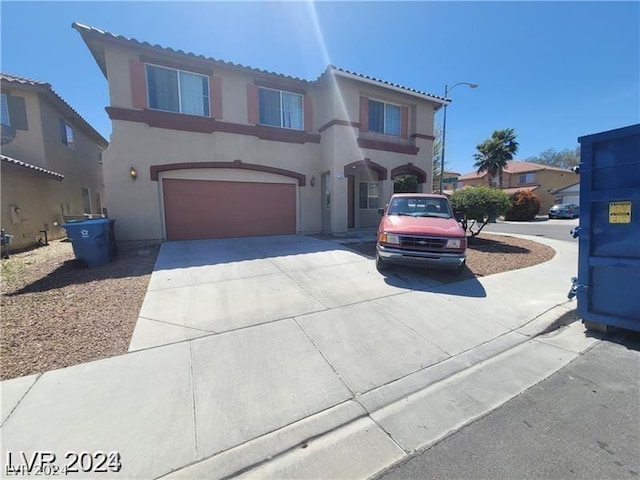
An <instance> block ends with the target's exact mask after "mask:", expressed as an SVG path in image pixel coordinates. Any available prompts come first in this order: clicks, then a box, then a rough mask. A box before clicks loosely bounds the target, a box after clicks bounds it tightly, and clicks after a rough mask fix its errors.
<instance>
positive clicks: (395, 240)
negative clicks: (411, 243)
mask: <svg viewBox="0 0 640 480" xmlns="http://www.w3.org/2000/svg"><path fill="white" fill-rule="evenodd" d="M378 241H379V242H380V243H391V244H395V245H400V237H398V235H396V234H394V233H381V234H380V236H379V237H378Z"/></svg>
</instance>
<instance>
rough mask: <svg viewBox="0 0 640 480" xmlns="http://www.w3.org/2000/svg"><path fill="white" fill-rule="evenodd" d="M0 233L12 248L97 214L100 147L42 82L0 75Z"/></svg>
mask: <svg viewBox="0 0 640 480" xmlns="http://www.w3.org/2000/svg"><path fill="white" fill-rule="evenodd" d="M0 89H1V95H0V98H1V101H2V104H1V105H2V110H1V115H0V119H1V124H2V154H1V155H0V168H1V169H2V180H1V181H2V185H1V187H2V193H1V195H2V199H1V206H2V216H1V221H2V228H3V229H4V230H5V231H6V232H7V233H9V234H10V235H12V236H13V239H12V243H11V246H10V250H18V249H22V248H27V247H29V246H32V245H35V244H37V243H39V242H44V241H45V239H56V238H62V237H64V236H65V235H66V232H65V230H64V228H62V227H60V225H61V224H63V223H64V222H65V220H66V219H74V218H76V219H77V218H86V217H90V216H94V215H102V214H103V213H104V212H105V208H106V196H105V195H104V184H103V178H102V165H101V154H102V151H103V150H104V149H105V148H107V145H108V142H107V141H106V140H105V139H104V138H103V137H102V136H101V135H100V134H99V133H98V132H97V131H96V130H95V129H94V128H93V127H91V125H89V124H88V123H87V122H86V121H85V119H84V118H82V117H81V116H80V114H78V112H77V111H75V110H74V109H73V108H72V107H71V105H69V104H68V103H67V102H66V101H65V100H64V99H63V98H62V97H61V96H60V95H58V93H57V92H56V91H55V90H54V89H53V87H52V86H51V85H50V84H49V83H46V82H42V81H37V80H32V79H28V78H23V77H18V76H15V75H8V74H4V73H0Z"/></svg>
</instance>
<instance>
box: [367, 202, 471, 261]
mask: <svg viewBox="0 0 640 480" xmlns="http://www.w3.org/2000/svg"><path fill="white" fill-rule="evenodd" d="M380 213H381V214H382V219H381V220H380V226H379V227H378V241H377V244H376V267H377V268H378V270H382V269H383V268H384V267H385V265H386V264H387V263H403V264H413V265H423V266H427V267H435V268H461V267H462V266H463V265H464V263H465V258H466V254H465V251H466V249H467V237H466V233H465V231H464V229H463V228H462V227H461V226H460V224H459V223H458V221H457V220H456V218H455V216H454V214H453V210H452V208H451V205H450V204H449V200H448V199H447V197H445V196H444V195H431V194H423V193H396V194H394V195H393V196H392V197H391V200H390V201H389V204H388V205H387V206H386V207H385V208H384V209H381V210H380Z"/></svg>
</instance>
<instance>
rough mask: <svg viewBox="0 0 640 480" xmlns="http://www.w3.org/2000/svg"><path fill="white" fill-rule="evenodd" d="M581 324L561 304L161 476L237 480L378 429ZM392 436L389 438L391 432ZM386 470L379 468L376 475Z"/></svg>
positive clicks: (566, 305) (570, 311)
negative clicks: (382, 415)
mask: <svg viewBox="0 0 640 480" xmlns="http://www.w3.org/2000/svg"><path fill="white" fill-rule="evenodd" d="M577 320H578V318H577V316H576V315H575V309H574V308H572V305H571V304H570V302H566V303H563V304H559V305H556V306H554V307H552V308H550V309H549V310H547V311H546V312H544V313H542V314H541V315H539V316H537V317H535V318H534V319H532V320H531V321H529V322H527V323H526V324H524V325H523V326H521V327H519V328H518V329H515V330H511V331H509V332H507V333H505V334H503V335H501V336H499V337H496V338H494V339H492V340H489V341H488V342H486V343H484V344H481V345H479V346H476V347H474V348H472V349H470V350H467V351H466V352H463V353H460V354H458V355H456V356H455V357H450V358H448V359H446V360H444V361H442V362H440V363H438V364H435V365H431V366H429V367H426V368H424V369H422V370H418V371H416V372H413V373H411V374H409V375H407V376H405V377H402V378H400V379H397V380H394V381H392V382H390V383H388V384H386V385H383V386H380V387H378V388H375V389H373V390H370V391H368V392H365V393H363V394H360V395H357V396H355V397H353V398H350V399H348V400H346V401H344V402H342V403H340V404H337V405H334V406H332V407H330V408H328V409H326V410H323V411H321V412H318V413H315V414H313V415H311V416H309V417H306V418H304V419H302V420H298V421H297V422H294V423H291V424H289V425H286V426H284V427H282V428H279V429H278V430H275V431H273V432H270V433H267V434H264V435H262V436H260V437H257V438H254V439H252V440H249V441H248V442H245V443H243V444H240V445H237V446H235V447H232V448H231V449H229V450H226V451H224V452H220V453H217V454H215V455H213V456H211V457H208V458H204V459H201V460H198V461H196V462H194V463H192V464H189V465H184V466H182V467H180V468H179V469H177V470H174V471H172V472H170V473H167V474H166V475H164V476H162V477H160V478H163V479H179V478H212V477H215V478H224V479H226V478H233V477H236V476H238V475H242V474H244V473H247V472H249V471H250V470H253V469H254V468H258V467H260V466H263V465H265V464H268V463H269V462H271V461H274V460H278V459H280V458H283V457H284V456H286V455H287V454H290V453H294V452H297V451H298V450H300V449H305V448H307V445H308V444H309V443H310V442H312V441H317V440H318V439H320V438H323V437H325V436H329V435H331V434H332V433H334V432H337V431H338V430H341V429H343V428H345V427H348V426H350V425H354V424H355V423H357V422H358V421H360V420H362V419H369V420H371V421H372V422H373V423H374V424H376V425H377V422H376V421H375V419H374V418H373V416H374V415H375V414H376V413H377V412H380V411H381V410H383V409H390V408H394V407H395V406H396V405H402V404H403V402H405V401H406V400H407V399H408V397H409V396H415V395H420V394H421V392H424V391H426V390H427V389H432V388H434V387H438V386H439V385H440V384H443V385H444V384H446V382H447V381H449V380H450V379H452V378H453V377H455V376H460V375H464V374H465V373H466V372H470V371H473V370H474V369H478V365H480V364H484V363H486V362H489V361H490V360H492V359H495V358H496V357H498V356H499V355H503V354H505V353H507V352H509V351H510V350H512V349H515V348H517V347H519V346H522V345H523V344H525V343H526V342H529V341H531V340H533V339H534V338H536V337H539V336H541V335H544V334H546V333H549V332H552V331H554V330H558V329H560V328H561V327H563V326H567V325H570V324H572V323H574V322H575V321H577ZM477 418H479V416H478V417H474V418H471V419H470V420H469V421H467V422H464V424H463V425H460V426H459V427H458V428H456V429H454V430H451V431H448V432H447V433H446V435H445V436H449V435H451V434H452V433H455V432H456V431H458V430H459V429H461V428H463V427H464V426H465V425H467V424H468V423H470V422H472V421H475V420H476V419H477ZM387 435H389V434H388V433H387ZM442 438H444V437H442ZM440 440H441V438H438V439H437V440H435V441H431V442H429V443H428V444H427V445H426V446H425V447H424V448H428V447H429V446H430V445H433V444H434V443H436V442H438V441H440ZM399 448H400V447H399ZM421 450H422V448H421ZM403 453H404V455H403V457H402V458H401V459H396V461H393V462H392V463H391V464H389V465H386V466H384V467H383V470H384V469H386V468H390V467H391V466H392V465H393V464H395V463H397V461H400V460H404V459H406V456H407V455H411V454H413V453H415V450H414V451H404V450H403ZM381 471H382V470H380V469H378V470H377V471H376V472H373V474H377V472H381Z"/></svg>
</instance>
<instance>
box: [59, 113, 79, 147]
mask: <svg viewBox="0 0 640 480" xmlns="http://www.w3.org/2000/svg"><path fill="white" fill-rule="evenodd" d="M59 120H60V141H61V142H62V143H64V144H65V145H66V146H67V147H69V148H73V147H74V145H75V144H74V143H73V128H71V125H70V124H69V122H67V121H66V120H65V119H64V118H60V119H59Z"/></svg>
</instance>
